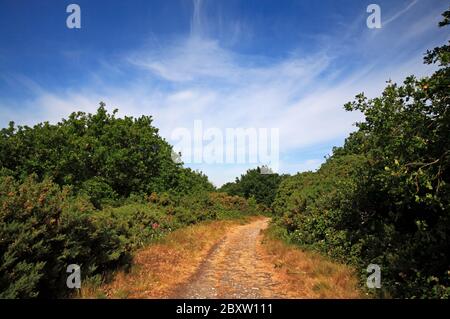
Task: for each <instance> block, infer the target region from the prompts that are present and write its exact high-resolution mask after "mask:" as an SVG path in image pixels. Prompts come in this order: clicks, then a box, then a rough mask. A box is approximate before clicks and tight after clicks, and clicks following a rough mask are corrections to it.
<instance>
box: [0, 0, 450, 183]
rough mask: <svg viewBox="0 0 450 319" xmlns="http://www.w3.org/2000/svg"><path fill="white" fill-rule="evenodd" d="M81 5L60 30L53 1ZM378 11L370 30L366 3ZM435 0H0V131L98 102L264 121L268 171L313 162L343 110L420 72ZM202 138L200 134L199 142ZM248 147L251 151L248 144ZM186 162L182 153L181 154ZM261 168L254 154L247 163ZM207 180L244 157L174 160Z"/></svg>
mask: <svg viewBox="0 0 450 319" xmlns="http://www.w3.org/2000/svg"><path fill="white" fill-rule="evenodd" d="M71 3H75V4H78V5H79V7H80V8H81V28H79V29H69V28H68V27H67V25H66V19H67V17H68V16H69V15H70V13H67V12H66V7H67V6H68V5H69V4H71ZM371 3H375V4H378V5H379V6H380V9H381V28H379V29H370V28H368V27H367V24H366V19H367V17H368V16H369V15H370V14H371V13H368V12H367V11H366V9H367V6H368V5H369V4H371ZM446 9H448V2H447V1H445V0H398V1H393V0H390V1H389V0H385V1H378V0H371V1H364V0H342V1H333V0H323V1H317V0H303V1H301V0H295V1H294V0H283V1H274V0H271V1H269V0H246V1H243V0H242V1H237V0H227V1H224V0H221V1H219V0H216V1H213V0H193V1H192V0H165V1H149V0H145V1H140V0H130V1H115V0H109V1H104V0H86V1H85V0H83V1H81V0H77V1H76V0H71V1H63V0H39V1H25V0H0V41H1V42H0V127H5V126H7V125H8V122H9V121H14V122H15V123H16V124H18V125H29V126H31V125H34V124H37V123H39V122H42V121H49V122H51V123H57V122H58V121H60V120H61V119H62V118H65V117H67V116H68V115H69V114H70V113H71V112H74V111H85V112H95V110H96V109H97V107H98V105H99V102H100V101H104V102H105V103H106V106H107V108H108V109H109V110H113V109H115V108H117V109H119V113H118V114H119V116H125V115H131V116H140V115H151V116H152V117H153V118H154V125H155V126H156V127H158V128H159V129H160V134H161V136H163V137H164V138H165V139H166V140H167V141H168V142H169V143H171V144H172V145H174V144H176V143H177V140H176V139H174V137H173V132H174V131H176V130H177V129H178V128H186V129H188V130H190V131H191V132H192V131H193V127H194V123H195V121H199V120H200V121H202V125H203V127H204V128H217V129H219V130H221V131H222V132H225V130H226V128H255V129H260V128H267V129H271V128H276V129H278V131H279V147H278V150H279V166H278V170H277V171H278V172H279V173H289V174H294V173H296V172H299V171H305V170H315V169H317V168H318V167H319V166H320V164H321V163H323V162H324V159H325V156H327V155H330V154H331V150H332V148H333V146H340V145H342V144H343V143H344V140H345V137H346V136H347V135H348V134H349V132H351V131H353V130H355V126H354V123H355V122H356V121H359V120H361V115H360V114H358V113H355V112H346V111H345V110H344V109H343V105H344V104H345V103H346V102H348V101H351V100H352V99H353V98H354V96H355V95H356V94H358V93H361V92H364V93H365V94H366V95H367V96H369V97H375V96H377V95H379V94H380V93H381V92H382V90H383V88H384V87H385V86H386V81H387V80H392V81H394V82H398V83H399V82H401V81H402V80H403V79H404V78H405V77H406V76H408V75H411V74H415V75H416V76H426V75H429V74H431V73H432V72H433V70H434V67H433V66H429V65H424V64H423V55H424V53H425V52H426V50H427V49H431V48H434V47H436V46H439V45H441V44H443V43H445V42H446V41H448V39H449V34H448V30H447V29H443V28H442V29H439V28H438V27H437V23H438V22H439V21H440V20H441V16H440V14H441V13H442V12H443V11H445V10H446ZM204 144H207V141H204ZM248 152H250V151H248ZM183 160H185V159H183ZM260 164H264V163H260ZM186 166H189V167H192V168H193V169H198V170H201V171H203V172H204V173H205V174H207V175H208V176H209V178H210V180H211V181H212V182H213V183H214V184H215V185H217V186H220V185H222V184H223V183H225V182H228V181H233V180H234V179H235V177H236V176H239V175H240V174H242V173H244V172H245V171H246V170H247V169H249V168H253V167H255V166H257V164H255V163H241V164H239V163H226V164H225V163H204V162H203V163H187V164H186Z"/></svg>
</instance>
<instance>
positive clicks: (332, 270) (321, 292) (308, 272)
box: [261, 231, 364, 299]
mask: <svg viewBox="0 0 450 319" xmlns="http://www.w3.org/2000/svg"><path fill="white" fill-rule="evenodd" d="M261 249H262V250H263V251H262V252H261V253H262V254H264V255H265V256H266V258H267V259H266V260H267V261H269V262H270V263H272V264H273V268H274V270H275V271H274V276H276V277H277V280H278V281H279V282H282V283H283V284H282V286H281V287H278V288H277V289H281V290H282V291H283V292H284V294H285V295H286V296H287V297H288V298H333V299H334V298H345V299H349V298H352V299H353V298H363V297H364V296H363V293H362V292H361V291H360V289H359V288H358V279H357V277H356V274H355V272H354V270H353V269H351V268H350V267H348V266H346V265H342V264H338V263H336V262H333V261H330V260H329V259H327V258H325V257H324V256H322V255H320V254H318V253H314V252H310V251H303V250H301V249H300V248H299V247H296V246H293V245H288V244H286V243H284V242H283V241H281V240H278V239H275V238H273V236H270V234H269V233H268V232H267V231H265V234H264V240H263V245H262V246H261Z"/></svg>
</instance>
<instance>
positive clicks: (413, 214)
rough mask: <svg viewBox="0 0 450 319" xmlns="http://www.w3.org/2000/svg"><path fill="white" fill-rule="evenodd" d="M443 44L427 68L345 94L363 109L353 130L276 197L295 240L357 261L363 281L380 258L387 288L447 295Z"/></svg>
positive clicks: (354, 107)
mask: <svg viewBox="0 0 450 319" xmlns="http://www.w3.org/2000/svg"><path fill="white" fill-rule="evenodd" d="M444 16H445V19H446V20H445V21H444V23H442V25H446V24H448V17H449V16H450V12H449V11H447V12H446V13H445V14H444ZM449 52H450V51H449V46H448V45H445V46H442V47H440V48H436V49H434V50H433V51H429V52H428V54H427V56H426V57H425V62H426V63H438V64H439V66H440V68H439V69H438V70H437V71H436V72H435V73H434V74H433V75H432V76H430V77H425V78H422V79H416V78H415V77H414V76H410V77H408V78H406V79H405V81H404V83H403V85H397V84H394V83H389V84H388V86H387V87H386V89H385V90H384V92H383V94H382V95H381V96H380V97H377V98H374V99H367V98H366V97H365V96H364V94H360V95H358V96H357V97H356V100H355V101H353V102H351V103H347V104H346V105H345V108H346V110H349V111H360V112H362V113H363V115H364V117H365V119H364V121H362V122H360V123H357V127H358V130H357V131H356V132H354V133H352V134H350V136H349V137H348V138H347V140H346V142H345V145H344V146H343V147H341V148H335V149H334V152H333V155H332V156H331V157H330V158H328V159H327V161H326V163H325V164H324V165H323V166H322V167H321V168H320V169H319V170H318V171H317V172H315V173H312V172H308V173H302V174H297V175H296V176H292V177H290V178H287V179H286V180H284V181H283V182H282V183H281V185H280V188H279V190H278V193H277V196H276V199H275V201H274V210H275V212H276V214H277V216H278V219H277V223H278V224H279V225H282V226H283V227H285V228H286V229H287V230H288V231H289V234H290V237H291V239H292V241H294V242H297V243H299V244H301V245H304V246H307V247H311V248H313V249H317V250H320V251H322V252H324V253H327V254H329V255H331V256H333V257H335V258H337V259H340V260H342V261H345V262H349V263H352V264H354V265H356V266H357V267H358V268H359V269H360V270H361V278H362V279H363V281H364V278H365V277H366V276H367V273H366V272H365V269H366V267H367V265H369V264H370V263H375V264H379V265H380V266H381V267H382V290H383V294H384V295H390V296H394V297H407V298H448V297H449V296H450V268H449V265H450V260H449V251H450V241H449V238H448V236H449V234H450V184H449V183H450V181H449V179H450V169H449V168H450V150H449V146H450V134H449V132H450V114H449V89H448V88H449V87H450V74H449V72H450V70H449V67H448V63H449V59H448V57H449Z"/></svg>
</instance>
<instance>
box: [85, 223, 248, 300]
mask: <svg viewBox="0 0 450 319" xmlns="http://www.w3.org/2000/svg"><path fill="white" fill-rule="evenodd" d="M244 222H245V221H244V220H240V221H236V220H234V221H213V222H204V223H201V224H197V225H193V226H189V227H186V228H182V229H179V230H176V231H174V232H173V233H170V234H168V235H167V236H166V237H165V238H164V239H162V240H161V242H159V243H156V244H152V245H149V246H147V247H145V248H143V249H141V250H139V251H137V252H136V254H135V256H134V260H133V265H132V267H131V270H130V271H129V272H125V271H119V272H117V273H116V274H114V276H113V278H114V279H113V280H112V281H111V282H110V283H107V284H103V285H100V286H96V285H93V284H85V285H83V286H82V289H81V297H82V298H105V297H106V298H168V297H170V296H172V295H173V293H174V291H175V289H176V288H177V286H179V285H181V284H182V283H184V282H185V281H187V280H188V279H189V278H190V277H191V276H192V275H193V274H194V273H195V271H196V270H197V268H198V266H199V265H200V263H201V262H202V260H203V259H204V258H205V256H206V255H207V253H208V252H209V251H210V249H211V248H212V247H213V246H214V245H215V244H216V243H217V242H219V241H220V239H221V238H222V237H223V236H224V235H225V233H226V232H227V230H228V229H229V227H231V226H233V225H237V224H239V223H244Z"/></svg>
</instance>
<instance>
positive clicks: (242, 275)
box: [174, 218, 285, 298]
mask: <svg viewBox="0 0 450 319" xmlns="http://www.w3.org/2000/svg"><path fill="white" fill-rule="evenodd" d="M268 223H269V219H268V218H263V219H258V220H256V221H253V222H251V223H249V224H246V225H239V226H235V227H234V228H233V229H231V231H230V232H229V233H228V234H227V235H226V236H225V237H224V238H223V239H222V240H221V241H220V242H219V243H217V244H216V245H215V247H214V248H213V249H212V250H211V251H210V253H209V254H208V256H207V258H205V259H204V261H203V262H202V264H201V265H200V267H199V268H198V270H197V272H196V273H195V275H194V276H193V277H192V278H191V280H190V281H189V283H187V284H184V285H182V286H181V287H179V288H178V289H177V291H176V293H175V295H174V297H178V298H283V297H285V296H283V294H282V293H281V292H277V291H279V289H277V286H280V284H281V283H280V282H279V281H278V280H277V279H275V277H276V276H274V273H273V264H272V263H270V262H268V261H267V260H266V258H265V257H264V254H261V253H260V252H261V249H262V247H261V239H262V238H261V237H262V234H261V230H263V229H265V228H267V226H268Z"/></svg>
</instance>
